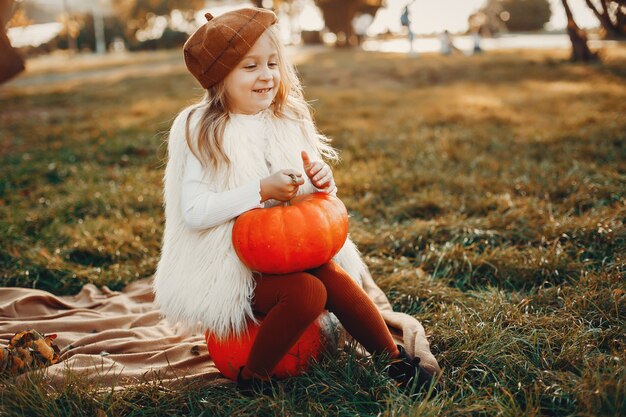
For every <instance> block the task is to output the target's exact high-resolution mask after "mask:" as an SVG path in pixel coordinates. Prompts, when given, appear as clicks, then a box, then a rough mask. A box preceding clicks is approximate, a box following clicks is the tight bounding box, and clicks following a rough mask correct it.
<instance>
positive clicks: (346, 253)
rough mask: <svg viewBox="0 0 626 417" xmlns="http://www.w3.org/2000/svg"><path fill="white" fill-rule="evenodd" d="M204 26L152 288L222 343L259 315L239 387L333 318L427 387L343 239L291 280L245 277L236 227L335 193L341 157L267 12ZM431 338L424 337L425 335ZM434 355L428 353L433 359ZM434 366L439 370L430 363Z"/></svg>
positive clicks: (263, 377)
mask: <svg viewBox="0 0 626 417" xmlns="http://www.w3.org/2000/svg"><path fill="white" fill-rule="evenodd" d="M206 18H207V23H205V24H204V25H203V26H202V27H200V28H199V29H198V30H197V31H196V32H195V33H194V34H193V35H192V36H191V37H190V38H189V40H188V41H187V42H186V44H185V47H184V54H185V63H186V65H187V68H188V69H189V71H190V72H191V74H192V75H193V76H194V77H195V78H196V79H197V80H198V81H199V82H200V84H201V85H202V87H203V88H204V89H206V94H205V96H204V98H203V100H202V101H201V102H200V103H198V104H196V105H194V106H191V107H189V108H187V109H185V110H183V111H182V112H181V113H180V114H179V115H178V117H177V118H176V120H175V121H174V123H173V125H172V128H171V131H170V137H169V142H168V163H167V167H166V171H165V179H164V183H165V190H164V205H165V218H166V222H165V232H164V238H163V246H162V252H161V259H160V260H159V264H158V268H157V271H156V275H155V280H154V289H155V293H156V301H157V303H158V304H159V305H160V307H161V310H162V311H163V312H164V314H165V315H166V316H167V317H168V318H169V319H170V320H172V321H183V322H185V323H188V324H190V325H194V324H196V323H198V322H200V323H201V324H202V325H203V326H204V328H207V329H208V331H209V332H210V333H212V334H213V335H214V336H216V337H218V338H222V337H227V336H230V335H233V334H234V335H239V334H241V333H242V332H243V331H244V330H245V328H246V326H247V321H248V320H250V321H253V322H257V321H256V320H257V317H259V316H264V318H263V320H262V321H261V324H260V328H259V332H258V335H257V337H256V339H255V342H254V344H253V346H252V350H251V352H250V356H249V360H248V363H247V364H246V365H245V366H243V367H242V368H241V369H240V370H239V376H238V381H237V386H238V387H239V388H240V389H241V390H242V391H244V392H245V393H249V392H251V389H252V387H254V386H257V387H258V386H261V387H263V381H267V380H268V379H269V377H270V376H271V374H272V370H273V368H274V366H275V365H276V364H277V363H278V361H279V360H280V359H281V358H282V357H283V356H284V355H285V354H286V353H287V351H288V350H289V349H290V348H291V346H293V344H294V343H295V342H296V341H297V340H298V338H299V337H300V335H301V334H302V333H303V332H304V330H305V329H306V328H307V327H308V326H309V325H310V324H311V323H312V322H313V321H314V320H315V319H316V318H317V317H318V316H319V315H320V314H321V313H322V312H323V310H325V309H326V310H328V311H330V312H332V313H334V314H335V315H336V316H337V318H338V319H339V320H340V322H341V323H342V325H343V326H344V328H345V329H346V330H347V331H348V333H350V335H351V336H352V337H353V338H355V339H356V340H357V341H358V342H359V343H361V344H362V345H363V347H364V348H365V349H366V350H367V351H368V352H369V353H371V354H383V353H385V354H388V355H389V356H390V357H391V358H393V359H392V361H391V364H390V366H389V367H388V368H387V369H388V373H389V375H390V376H391V377H392V378H393V379H395V380H396V381H397V383H398V385H399V386H401V387H403V388H404V387H407V388H408V387H410V386H411V385H412V386H413V388H414V387H415V386H416V385H417V386H419V387H423V386H428V385H429V384H430V382H431V379H432V377H433V375H434V374H435V372H437V371H438V367H437V365H436V361H434V357H432V355H430V357H429V358H428V360H430V362H431V366H430V367H429V368H428V369H427V367H423V366H422V367H420V366H419V358H414V359H413V358H411V357H410V356H409V355H408V354H407V352H406V351H405V349H404V348H403V347H402V346H401V345H396V344H395V343H394V341H393V338H392V335H391V333H390V332H389V329H388V328H387V326H386V323H385V321H384V320H383V318H382V317H381V314H380V312H379V311H378V309H377V308H376V305H375V304H374V303H373V302H372V300H371V299H370V298H369V297H368V295H367V293H366V292H365V291H364V290H363V288H362V287H361V279H362V277H363V276H364V274H366V273H367V267H366V266H365V265H364V263H363V261H362V260H361V258H360V256H359V253H358V251H357V249H356V247H355V246H354V244H353V243H352V242H351V241H350V240H349V239H348V240H347V241H346V244H345V245H344V247H343V248H342V249H341V251H340V252H339V253H338V254H337V255H336V256H335V257H334V259H333V260H332V261H330V262H328V263H327V264H325V265H322V266H320V267H318V268H315V269H312V270H308V271H302V272H299V273H293V274H286V275H267V274H261V273H258V272H253V271H251V270H250V269H248V268H247V267H246V266H245V265H244V264H243V263H242V262H241V261H240V260H239V259H238V257H237V255H236V253H235V251H234V249H233V246H232V241H231V233H232V227H233V223H234V220H235V218H236V217H237V216H239V215H240V214H242V213H244V212H245V211H247V210H251V209H255V208H264V207H270V206H273V205H276V204H280V203H281V202H283V201H289V200H290V199H292V198H293V197H294V196H296V195H300V194H307V193H312V192H319V191H321V192H325V193H329V194H333V195H335V194H336V192H337V187H336V185H335V180H334V178H333V172H332V170H331V168H330V166H329V165H328V164H327V163H325V162H323V159H322V158H327V159H330V160H335V159H337V154H336V152H335V151H334V149H333V148H332V147H331V146H330V145H329V144H328V140H327V139H326V138H325V137H324V136H322V135H320V134H319V133H318V132H317V131H316V128H315V126H314V124H313V121H312V119H311V114H310V111H309V108H308V106H307V104H306V102H305V101H304V98H303V95H302V89H301V86H300V83H299V80H298V78H297V76H296V74H295V72H294V70H293V68H292V67H291V66H290V65H289V64H288V63H287V61H286V57H285V55H284V51H283V48H282V46H281V44H280V42H279V40H278V34H277V30H276V27H275V26H274V24H275V23H276V20H277V19H276V15H275V14H274V13H273V12H271V11H268V10H264V9H256V8H245V9H240V10H236V11H233V12H229V13H225V14H223V15H221V16H219V17H217V18H214V17H213V16H211V15H210V14H208V13H207V14H206ZM424 339H425V338H424ZM428 354H430V351H428ZM433 361H434V365H432V362H433Z"/></svg>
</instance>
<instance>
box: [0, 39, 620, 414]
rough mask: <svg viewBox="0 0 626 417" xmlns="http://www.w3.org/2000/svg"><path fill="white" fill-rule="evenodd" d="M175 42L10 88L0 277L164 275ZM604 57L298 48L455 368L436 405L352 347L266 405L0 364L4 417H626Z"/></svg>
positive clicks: (397, 294)
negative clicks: (159, 266) (23, 377)
mask: <svg viewBox="0 0 626 417" xmlns="http://www.w3.org/2000/svg"><path fill="white" fill-rule="evenodd" d="M176 54H179V52H178V51H176V52H171V53H165V54H163V53H161V55H160V56H162V58H158V59H150V58H147V57H146V56H143V58H142V62H147V63H148V64H149V65H148V66H158V65H157V64H158V62H160V60H161V59H162V61H163V62H165V64H163V65H161V66H160V67H158V71H148V69H146V71H145V73H137V71H133V70H132V68H133V67H132V65H131V64H130V62H124V61H120V62H116V63H114V64H111V63H109V64H107V63H103V64H102V67H101V69H102V73H98V72H94V71H96V70H97V69H98V68H99V67H98V65H97V64H93V63H90V64H89V65H84V69H83V70H84V71H85V72H86V73H90V74H91V75H92V76H91V77H88V78H85V79H81V78H80V77H79V78H76V77H68V78H67V79H64V78H51V79H50V81H49V82H45V81H46V79H41V78H36V76H41V74H42V73H44V72H45V70H44V69H41V68H37V71H39V75H38V73H37V71H36V72H35V74H34V75H32V77H33V79H32V81H33V82H32V83H30V84H29V83H28V82H24V83H22V84H19V85H11V84H9V85H7V86H4V87H2V88H1V89H0V166H2V176H1V177H0V280H1V284H2V285H5V286H24V287H36V288H41V289H44V290H48V291H52V292H54V293H56V294H71V293H75V292H77V291H78V289H79V288H80V287H81V286H82V285H83V284H84V283H86V282H93V283H96V284H98V285H108V286H109V287H110V288H112V289H121V288H122V287H123V286H124V285H125V284H127V283H128V282H131V281H133V280H134V279H137V278H140V277H146V276H149V275H151V274H152V272H153V271H154V268H155V265H156V262H157V259H158V254H159V245H160V239H161V234H162V230H163V227H162V225H163V212H162V208H161V203H162V201H161V179H162V176H163V170H164V157H165V151H166V148H165V142H164V141H165V138H166V132H167V130H168V128H169V125H170V123H171V121H172V118H173V117H174V115H175V114H176V113H177V111H179V110H180V109H181V108H183V107H184V106H186V105H187V104H190V103H191V102H194V101H195V100H197V99H198V98H199V97H200V96H201V91H200V90H199V89H198V88H197V87H196V84H195V83H194V81H193V79H192V78H191V76H189V75H188V74H187V73H186V72H185V69H184V68H183V67H182V60H181V62H180V63H179V64H171V61H172V57H174V60H173V61H174V62H176V59H175V56H176ZM603 58H604V63H603V64H600V65H591V66H585V65H578V64H572V63H569V62H567V61H566V52H565V51H541V52H538V51H511V52H501V53H490V54H485V55H482V56H472V57H440V56H435V55H423V56H421V57H420V59H409V58H406V57H405V56H404V55H396V54H378V53H365V52H357V51H325V52H318V53H315V54H310V55H307V56H303V57H301V58H300V59H299V60H298V70H299V72H300V74H301V76H302V79H303V82H304V84H305V92H306V95H307V98H308V99H309V100H312V105H313V107H314V110H315V117H316V120H317V122H318V125H319V127H320V129H321V130H322V131H323V132H324V133H326V134H327V135H329V136H331V137H332V138H334V145H335V146H336V147H337V148H338V149H340V150H341V155H342V162H341V163H340V164H339V165H337V166H336V167H335V176H336V179H337V183H338V187H339V196H340V197H341V198H342V199H343V201H344V202H345V204H346V206H347V207H348V210H349V212H350V214H351V216H352V217H351V223H350V228H351V233H352V236H353V239H354V240H355V241H356V243H357V244H358V246H359V248H360V249H361V251H362V252H363V253H364V255H365V259H366V261H367V263H368V265H369V266H370V269H371V271H372V274H373V276H374V277H375V279H376V281H377V282H378V284H379V285H380V286H381V288H383V289H384V290H385V292H386V293H387V295H388V296H389V298H390V300H391V302H392V303H393V305H394V308H395V309H396V310H398V311H404V312H407V313H409V314H412V315H414V316H415V317H417V318H418V319H420V320H421V321H422V323H423V324H424V326H425V328H426V330H427V332H428V334H429V338H430V341H431V345H432V350H433V352H434V354H435V356H436V357H437V358H438V360H439V363H440V365H441V366H442V367H443V368H444V377H443V381H442V386H443V389H442V392H441V393H440V394H438V395H437V396H435V397H434V398H431V399H429V400H428V401H418V402H416V403H412V402H411V401H409V400H408V399H407V398H406V397H404V396H402V395H400V394H398V393H397V392H396V391H395V390H394V389H393V388H392V387H391V386H390V384H389V383H388V382H387V381H386V380H385V379H384V378H383V377H382V376H380V375H379V374H378V373H377V372H376V371H375V368H376V367H375V366H374V367H372V366H371V365H370V364H368V363H366V362H363V361H361V360H359V359H357V358H355V357H354V356H353V355H351V352H350V351H348V352H346V353H345V354H344V355H342V356H340V357H339V359H335V360H334V361H335V362H332V361H330V360H329V361H328V362H325V363H322V364H321V365H319V366H317V367H316V368H315V370H314V372H313V373H312V374H311V375H308V376H305V377H301V378H295V379H293V380H290V381H288V382H287V383H286V384H285V386H284V387H283V388H282V389H281V390H280V391H279V393H278V394H277V395H276V397H274V398H264V397H262V398H257V399H254V400H249V399H245V398H243V397H240V396H238V395H236V394H235V391H234V389H232V388H225V389H219V390H217V389H211V388H209V387H206V386H201V385H189V386H186V387H181V388H180V389H179V390H168V389H165V388H164V387H161V386H160V385H159V384H158V383H154V384H146V385H144V386H140V387H138V388H133V389H131V390H126V391H119V392H111V391H108V392H101V391H98V387H94V386H90V385H88V384H85V383H81V381H80V380H79V379H75V378H71V377H70V378H68V382H67V385H66V387H65V388H63V390H62V391H60V392H54V391H50V390H49V388H48V387H47V386H46V385H45V382H43V381H42V380H39V379H37V378H35V379H33V380H31V381H30V382H27V383H26V385H15V384H14V381H13V380H11V379H3V380H0V386H1V387H2V389H0V415H15V414H25V415H70V414H74V415H104V414H102V413H106V414H107V415H120V416H121V415H125V416H126V415H142V416H143V415H183V414H187V415H198V414H201V413H202V412H204V414H203V415H205V416H206V415H233V416H234V415H328V416H352V415H363V416H364V415H385V416H400V415H411V416H417V415H467V414H469V415H510V416H514V415H529V416H533V415H589V416H591V415H607V416H613V415H620V414H621V415H626V364H625V361H626V335H625V329H626V323H625V321H626V284H625V279H624V275H625V273H626V266H625V265H626V229H625V226H624V222H625V220H626V204H625V203H626V47H624V46H620V47H615V48H613V49H608V50H606V51H604V55H603ZM79 68H81V67H80V66H79ZM105 69H108V71H105ZM53 72H55V71H53ZM57 72H58V71H57ZM27 79H28V76H26V77H25V80H27ZM421 271H425V272H426V274H423V273H421ZM98 413H100V414H98Z"/></svg>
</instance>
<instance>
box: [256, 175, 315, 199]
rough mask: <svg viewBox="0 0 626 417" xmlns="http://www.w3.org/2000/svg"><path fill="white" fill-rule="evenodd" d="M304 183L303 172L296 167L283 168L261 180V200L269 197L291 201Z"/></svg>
mask: <svg viewBox="0 0 626 417" xmlns="http://www.w3.org/2000/svg"><path fill="white" fill-rule="evenodd" d="M302 184H304V179H302V174H301V173H300V172H298V171H296V170H295V169H281V170H280V171H277V172H275V173H273V174H272V175H270V176H269V177H265V178H263V179H262V180H261V202H264V201H266V200H269V199H274V200H279V201H289V200H291V199H292V198H294V197H295V196H296V194H297V193H298V188H300V186H301V185H302Z"/></svg>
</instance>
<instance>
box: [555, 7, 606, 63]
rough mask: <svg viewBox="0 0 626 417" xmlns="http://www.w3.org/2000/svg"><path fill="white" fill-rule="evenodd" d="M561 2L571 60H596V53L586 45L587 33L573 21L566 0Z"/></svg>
mask: <svg viewBox="0 0 626 417" xmlns="http://www.w3.org/2000/svg"><path fill="white" fill-rule="evenodd" d="M561 2H562V3H563V8H564V9H565V15H566V16H567V34H568V35H569V38H570V41H571V42H572V61H583V62H588V61H596V60H598V54H596V53H594V52H591V50H590V49H589V46H588V45H587V34H586V33H585V31H583V30H582V29H580V28H579V27H578V25H577V24H576V21H574V16H573V15H572V11H571V10H570V8H569V4H568V3H567V0H561Z"/></svg>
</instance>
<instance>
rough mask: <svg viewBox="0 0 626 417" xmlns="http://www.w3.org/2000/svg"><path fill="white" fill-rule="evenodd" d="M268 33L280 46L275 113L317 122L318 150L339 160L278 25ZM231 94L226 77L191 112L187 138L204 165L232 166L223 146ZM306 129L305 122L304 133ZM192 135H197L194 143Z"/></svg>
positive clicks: (305, 121) (272, 107)
mask: <svg viewBox="0 0 626 417" xmlns="http://www.w3.org/2000/svg"><path fill="white" fill-rule="evenodd" d="M266 33H267V34H268V35H269V37H270V40H271V41H272V43H273V44H274V46H275V47H276V50H277V53H278V71H279V73H280V83H279V85H278V91H277V93H276V97H275V98H274V101H273V102H272V104H271V106H270V108H271V109H272V113H273V115H274V116H275V117H279V118H288V119H291V120H294V121H298V122H301V123H303V125H304V124H306V123H309V124H311V125H312V126H313V129H314V131H315V134H316V136H317V139H318V140H317V141H316V146H317V151H318V152H319V153H320V155H321V156H323V157H325V158H327V159H329V160H333V161H336V160H338V159H339V157H338V154H337V151H336V150H335V149H334V148H333V147H332V146H330V144H329V143H330V140H329V139H328V138H327V137H326V136H324V135H322V134H320V133H319V132H318V131H317V129H316V128H315V124H314V123H313V118H312V116H311V109H310V107H309V104H308V103H307V102H306V101H305V99H304V94H303V92H302V85H301V83H300V79H299V78H298V75H297V74H296V71H295V69H294V68H293V65H291V63H289V62H288V61H287V59H286V56H285V51H284V48H283V46H282V43H281V42H280V39H279V34H278V30H277V28H276V25H273V26H270V27H269V28H268V29H267V30H266ZM228 109H229V107H228V97H227V95H226V89H225V87H224V81H223V80H222V81H220V82H219V83H217V84H216V85H214V86H212V87H210V88H208V89H207V90H206V92H205V94H204V97H203V98H202V99H201V100H200V101H199V102H198V103H197V104H195V105H194V106H193V107H192V109H191V111H190V112H189V114H188V116H187V121H186V140H187V145H188V146H189V149H190V150H191V152H192V153H193V154H194V155H195V156H196V158H198V160H199V161H200V163H201V164H202V166H203V167H205V168H208V167H211V168H213V169H217V168H219V167H221V166H226V167H228V166H229V165H230V160H229V158H228V156H227V155H226V153H225V152H224V148H223V144H222V142H223V136H224V130H225V127H226V123H227V122H228V120H229V114H228ZM196 111H202V114H201V116H200V122H199V130H198V134H197V135H196V137H195V138H192V137H191V134H190V130H189V125H190V120H191V116H192V115H193V114H194V113H195V112H196ZM305 131H306V130H305V129H304V126H303V133H304V132H305ZM192 139H195V143H193V141H192Z"/></svg>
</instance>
